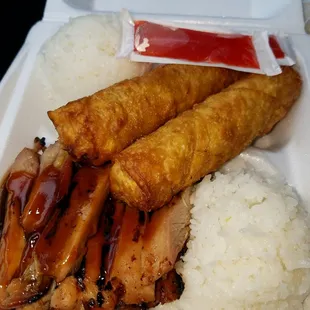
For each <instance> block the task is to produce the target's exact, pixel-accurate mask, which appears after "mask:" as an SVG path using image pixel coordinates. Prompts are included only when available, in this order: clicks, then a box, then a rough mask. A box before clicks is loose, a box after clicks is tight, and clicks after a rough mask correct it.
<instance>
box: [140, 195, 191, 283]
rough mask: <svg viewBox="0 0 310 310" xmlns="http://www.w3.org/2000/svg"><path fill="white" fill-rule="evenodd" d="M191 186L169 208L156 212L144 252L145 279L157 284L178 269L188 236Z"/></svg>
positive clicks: (173, 200) (143, 267)
mask: <svg viewBox="0 0 310 310" xmlns="http://www.w3.org/2000/svg"><path fill="white" fill-rule="evenodd" d="M189 197H190V189H187V190H186V191H184V192H183V193H181V194H179V195H177V196H175V197H174V198H173V199H172V201H171V202H170V203H169V204H168V205H166V206H165V207H163V208H161V209H159V210H158V211H155V212H154V214H153V215H152V217H151V218H150V221H149V223H148V224H147V226H146V229H145V232H144V235H143V251H142V255H141V269H142V281H143V284H144V285H149V284H151V283H154V282H155V281H156V280H157V279H159V278H161V277H162V276H163V275H164V274H166V273H168V272H169V271H170V270H172V269H173V268H174V264H175V262H176V260H177V257H178V254H179V252H180V251H181V250H182V248H183V246H184V244H185V242H186V240H187V238H188V236H189V223H190V209H191V207H190V202H189Z"/></svg>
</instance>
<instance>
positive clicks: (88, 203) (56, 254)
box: [34, 167, 110, 283]
mask: <svg viewBox="0 0 310 310" xmlns="http://www.w3.org/2000/svg"><path fill="white" fill-rule="evenodd" d="M109 171H110V168H109V167H107V168H91V167H84V168H81V169H80V170H79V172H78V173H77V174H76V175H75V177H74V180H73V182H74V183H76V185H75V188H74V189H73V192H72V195H71V197H70V203H69V207H68V208H67V209H66V210H65V212H64V214H63V215H62V216H61V217H60V218H59V222H58V223H57V225H56V226H55V227H54V228H52V229H51V230H50V231H49V232H48V233H47V234H46V237H45V238H44V239H43V238H40V239H39V241H38V243H37V245H36V247H35V251H34V252H35V255H36V257H37V258H38V260H39V262H40V264H41V267H42V272H43V274H45V275H46V276H50V277H53V278H54V279H55V280H56V282H57V283H59V282H61V281H63V280H64V279H65V277H66V276H67V275H68V274H69V273H71V272H73V271H74V269H75V268H76V266H77V265H78V264H79V263H80V262H81V259H82V258H83V256H84V255H85V249H86V247H85V245H86V242H87V239H88V238H89V237H91V236H92V235H94V233H95V232H96V231H97V226H98V221H99V217H100V214H101V212H102V209H103V206H104V201H105V199H106V197H107V195H108V192H109Z"/></svg>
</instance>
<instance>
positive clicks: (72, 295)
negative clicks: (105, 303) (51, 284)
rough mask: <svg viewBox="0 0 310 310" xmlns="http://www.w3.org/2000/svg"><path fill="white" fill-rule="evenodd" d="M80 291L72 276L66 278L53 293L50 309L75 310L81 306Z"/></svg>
mask: <svg viewBox="0 0 310 310" xmlns="http://www.w3.org/2000/svg"><path fill="white" fill-rule="evenodd" d="M80 294H81V290H80V288H79V286H78V282H77V279H76V278H75V277H74V276H70V277H67V278H66V279H65V280H64V281H63V282H61V283H60V285H59V286H58V287H57V288H56V290H55V291H54V292H53V295H52V298H51V308H52V309H58V310H75V309H79V308H81V306H82V301H81V300H80Z"/></svg>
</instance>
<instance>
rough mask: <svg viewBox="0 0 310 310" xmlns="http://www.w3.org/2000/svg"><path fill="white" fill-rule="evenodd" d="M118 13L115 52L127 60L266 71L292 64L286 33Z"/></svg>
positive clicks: (123, 12)
mask: <svg viewBox="0 0 310 310" xmlns="http://www.w3.org/2000/svg"><path fill="white" fill-rule="evenodd" d="M121 17H122V18H121V19H122V26H123V29H122V30H123V31H122V41H121V45H120V48H119V51H118V54H117V56H118V57H127V58H129V59H130V60H132V61H137V62H150V63H158V64H169V63H174V64H189V65H199V66H212V67H222V68H229V69H233V70H239V71H245V72H252V73H259V74H266V75H270V76H271V75H277V74H280V73H281V72H282V70H281V66H282V65H283V66H291V65H293V64H294V63H295V60H294V56H295V54H294V52H293V49H292V44H291V42H290V41H289V37H287V36H285V35H282V34H281V35H275V34H268V32H267V31H266V30H259V29H249V30H247V31H239V30H235V29H231V28H229V27H227V26H216V27H212V28H210V27H209V26H208V24H206V25H200V27H203V28H200V29H197V27H195V25H192V24H191V25H190V27H188V28H187V27H186V26H182V27H181V26H179V24H178V23H174V22H166V21H163V22H160V21H155V22H154V21H148V20H133V19H132V17H131V16H130V14H129V12H128V11H126V10H123V11H122V12H121Z"/></svg>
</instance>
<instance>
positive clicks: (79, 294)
mask: <svg viewBox="0 0 310 310" xmlns="http://www.w3.org/2000/svg"><path fill="white" fill-rule="evenodd" d="M107 207H109V206H108V205H107V204H106V205H105V209H107ZM108 224H109V223H108V221H107V218H106V217H105V211H104V212H103V215H102V216H101V219H100V222H99V229H98V231H97V233H96V234H95V235H94V236H93V237H92V238H90V239H89V240H88V241H87V253H86V255H85V259H84V260H83V263H82V264H81V266H80V269H79V271H78V272H77V273H76V274H75V276H70V277H67V278H66V279H65V280H64V281H63V282H61V284H60V285H59V286H58V288H57V289H56V290H55V292H54V294H53V296H52V299H51V307H52V308H53V309H59V310H60V309H76V308H77V307H80V305H81V304H86V305H88V306H89V307H91V308H94V307H102V308H103V309H109V310H113V309H114V308H115V306H116V304H117V302H118V299H117V296H116V294H115V293H114V292H113V291H103V288H104V275H102V273H104V270H103V262H104V257H103V256H104V253H105V252H104V246H105V242H106V240H105V231H106V230H107V227H106V226H107V225H108Z"/></svg>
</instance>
